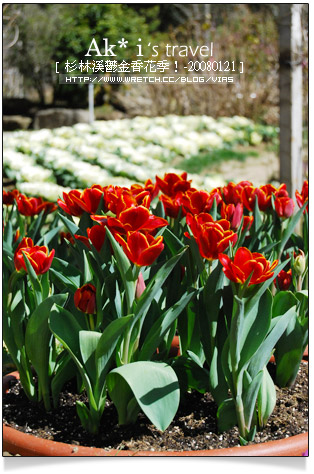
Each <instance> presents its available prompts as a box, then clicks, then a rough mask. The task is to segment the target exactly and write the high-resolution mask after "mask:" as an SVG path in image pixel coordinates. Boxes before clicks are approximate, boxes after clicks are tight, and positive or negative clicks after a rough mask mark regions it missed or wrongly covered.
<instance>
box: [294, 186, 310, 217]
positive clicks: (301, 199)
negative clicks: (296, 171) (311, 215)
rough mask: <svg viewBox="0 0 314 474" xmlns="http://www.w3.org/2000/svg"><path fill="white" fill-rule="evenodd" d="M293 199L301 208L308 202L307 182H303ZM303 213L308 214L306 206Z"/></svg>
mask: <svg viewBox="0 0 314 474" xmlns="http://www.w3.org/2000/svg"><path fill="white" fill-rule="evenodd" d="M295 197H296V200H297V203H298V206H299V207H302V206H303V204H304V203H305V202H306V201H308V200H309V183H308V181H306V180H305V181H304V183H303V186H302V191H301V193H299V191H296V192H295ZM304 212H309V206H308V205H307V206H306V208H305V210H304Z"/></svg>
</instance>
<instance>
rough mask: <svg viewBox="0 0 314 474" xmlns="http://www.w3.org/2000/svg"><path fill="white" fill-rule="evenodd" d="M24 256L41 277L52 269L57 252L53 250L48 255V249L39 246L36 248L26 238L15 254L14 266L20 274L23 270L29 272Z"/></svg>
mask: <svg viewBox="0 0 314 474" xmlns="http://www.w3.org/2000/svg"><path fill="white" fill-rule="evenodd" d="M23 254H24V255H25V256H26V257H27V258H28V260H29V262H30V264H31V265H32V267H33V269H34V270H35V273H36V275H41V274H43V273H46V272H47V271H48V270H49V268H50V267H51V263H52V260H53V257H54V254H55V251H54V250H51V252H50V253H49V254H48V248H47V247H45V246H39V245H35V246H34V243H33V241H32V239H31V238H30V237H24V238H23V239H22V241H21V243H20V244H19V246H18V247H17V249H16V251H15V254H14V265H15V268H16V270H17V271H18V272H19V271H21V270H22V269H24V270H25V271H27V270H26V265H25V262H24V258H23Z"/></svg>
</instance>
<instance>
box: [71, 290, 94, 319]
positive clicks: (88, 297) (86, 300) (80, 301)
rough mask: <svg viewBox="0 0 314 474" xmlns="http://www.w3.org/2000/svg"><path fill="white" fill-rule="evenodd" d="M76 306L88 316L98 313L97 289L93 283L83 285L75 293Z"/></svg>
mask: <svg viewBox="0 0 314 474" xmlns="http://www.w3.org/2000/svg"><path fill="white" fill-rule="evenodd" d="M74 304H75V306H76V307H77V308H78V309H79V310H80V311H82V312H83V313H86V314H95V313H96V288H95V287H94V285H92V284H91V283H87V284H86V285H83V286H82V287H81V288H78V289H77V290H76V292H75V293H74Z"/></svg>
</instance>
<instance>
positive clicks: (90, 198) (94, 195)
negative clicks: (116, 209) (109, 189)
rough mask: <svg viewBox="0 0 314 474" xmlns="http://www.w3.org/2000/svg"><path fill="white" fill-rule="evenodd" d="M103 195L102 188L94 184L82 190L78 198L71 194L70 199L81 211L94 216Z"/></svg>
mask: <svg viewBox="0 0 314 474" xmlns="http://www.w3.org/2000/svg"><path fill="white" fill-rule="evenodd" d="M103 195H104V190H103V188H102V187H101V186H100V185H98V184H95V185H94V186H92V187H91V188H86V189H84V191H83V192H82V193H81V195H80V196H78V195H77V194H73V196H72V198H73V201H74V202H75V204H76V205H77V206H79V207H80V208H81V209H82V210H83V211H85V212H88V213H89V214H95V212H96V211H97V209H98V206H99V203H100V200H101V198H102V196H103Z"/></svg>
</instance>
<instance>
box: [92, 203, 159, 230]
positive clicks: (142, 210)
mask: <svg viewBox="0 0 314 474" xmlns="http://www.w3.org/2000/svg"><path fill="white" fill-rule="evenodd" d="M91 217H92V219H93V220H94V221H96V222H100V223H101V224H103V225H105V226H107V227H109V229H110V231H112V232H113V233H120V234H126V233H127V232H135V231H139V230H141V231H143V232H150V231H152V230H155V229H157V228H159V227H164V226H166V225H168V221H167V220H166V219H163V218H162V217H157V216H154V215H153V214H151V213H150V212H149V210H148V209H146V207H144V206H136V207H130V208H128V209H125V210H124V211H122V212H121V213H120V214H119V218H115V217H107V216H91Z"/></svg>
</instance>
